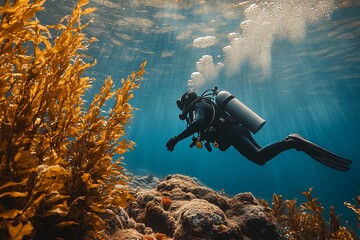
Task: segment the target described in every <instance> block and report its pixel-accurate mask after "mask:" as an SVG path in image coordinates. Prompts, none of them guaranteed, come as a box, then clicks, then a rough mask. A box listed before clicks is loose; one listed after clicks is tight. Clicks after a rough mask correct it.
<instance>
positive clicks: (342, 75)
mask: <svg viewBox="0 0 360 240" xmlns="http://www.w3.org/2000/svg"><path fill="white" fill-rule="evenodd" d="M169 2H172V1H123V0H121V1H115V0H112V1H110V0H107V1H100V0H97V1H93V2H92V3H91V4H92V5H95V6H96V7H97V8H98V10H97V11H96V12H95V14H94V15H93V16H92V17H94V23H92V24H91V25H90V27H89V28H88V29H87V31H88V34H89V35H92V36H96V37H97V38H98V40H99V41H98V42H96V43H94V44H93V45H92V46H91V48H90V54H91V55H92V56H93V57H94V58H96V59H97V61H98V64H97V65H96V66H95V67H94V68H93V69H92V70H91V71H90V72H89V75H91V76H92V77H96V78H97V81H96V82H95V84H94V90H93V92H90V93H89V98H90V97H91V94H93V93H94V92H96V90H97V89H99V86H100V85H101V82H102V80H103V79H104V78H105V76H107V75H111V76H113V78H114V79H121V78H122V77H125V76H126V75H127V74H129V73H130V72H131V71H132V70H136V69H137V67H138V66H139V65H140V64H141V62H142V61H144V60H147V62H148V65H147V68H146V69H147V74H146V75H145V77H144V81H143V83H142V85H141V88H140V89H138V90H136V92H135V98H134V99H133V101H132V104H133V106H134V107H136V108H139V109H140V110H139V111H136V113H135V118H134V120H133V124H132V125H131V128H129V129H128V136H126V137H127V138H128V139H130V140H133V141H135V142H136V148H135V150H134V151H132V152H129V153H127V154H126V155H125V161H124V162H125V164H126V165H125V167H126V168H127V169H128V170H129V171H131V172H134V173H135V174H153V175H156V176H159V177H164V176H166V175H168V174H173V173H181V174H186V175H190V176H193V177H197V178H198V179H199V180H201V181H202V182H203V183H204V184H206V185H207V186H209V187H212V188H214V189H216V190H221V189H223V190H224V191H225V192H226V193H227V194H230V195H234V194H237V193H240V192H247V191H249V192H252V193H254V194H255V195H256V196H257V197H261V198H264V199H267V200H270V198H271V195H272V194H273V193H277V194H282V195H283V196H284V197H285V198H288V199H293V198H298V199H299V201H302V200H304V198H303V197H302V196H301V194H300V192H302V191H306V190H308V189H309V188H310V187H313V188H314V191H313V192H314V195H315V196H316V197H318V198H319V199H320V200H321V201H322V202H323V204H324V206H325V207H327V208H328V206H330V205H334V206H335V209H336V210H337V212H338V213H340V212H341V213H343V214H344V216H343V218H345V219H349V220H350V222H351V224H353V226H354V224H355V217H354V214H353V213H352V212H351V210H349V209H347V208H346V207H344V205H343V202H344V201H349V202H351V203H354V202H355V200H354V198H355V197H356V196H358V195H360V148H359V147H360V14H359V13H360V5H359V4H358V3H349V2H347V4H346V2H342V4H340V3H339V2H336V3H335V4H334V5H332V7H331V10H330V12H329V14H327V15H326V16H324V17H322V18H320V19H317V20H316V21H311V20H304V25H305V28H299V29H297V28H296V27H301V26H298V25H296V24H295V27H294V28H295V29H294V31H293V33H292V34H294V36H293V37H291V36H285V37H284V36H278V35H276V34H273V35H271V37H273V39H272V40H271V45H270V46H268V47H269V48H268V49H269V50H270V51H267V52H266V51H265V55H264V56H265V58H264V59H265V62H261V61H260V60H261V59H260V60H259V59H258V58H257V57H258V56H257V50H259V49H257V45H255V46H254V45H251V44H250V43H249V44H250V45H249V46H250V48H249V49H250V50H247V51H249V54H250V55H248V56H247V57H246V56H245V57H244V59H245V60H244V61H243V62H242V64H240V65H238V66H237V67H235V72H233V73H231V74H229V71H227V69H226V68H225V67H224V68H222V70H220V72H219V75H218V76H216V77H215V79H214V80H212V81H205V84H203V85H202V86H200V87H199V89H198V93H201V92H202V91H203V90H205V89H207V88H211V87H213V86H215V85H216V86H218V87H219V88H220V89H222V90H227V91H230V92H231V93H233V94H234V95H236V96H237V97H238V98H239V99H240V100H241V101H243V102H244V103H245V104H246V105H248V106H249V107H250V108H252V109H253V110H254V111H255V112H257V113H258V114H259V115H260V116H262V117H263V118H264V119H266V121H267V123H266V124H265V126H264V127H263V129H262V130H261V131H260V132H259V133H257V134H256V135H255V136H254V137H255V138H256V140H257V141H258V142H259V143H260V144H261V145H266V144H268V143H272V142H274V141H278V140H281V139H283V138H284V137H286V136H287V135H288V134H290V133H292V132H298V133H300V134H302V135H303V136H305V137H306V138H307V139H309V140H311V141H313V142H315V143H317V144H319V145H321V146H323V147H325V148H327V149H329V150H331V151H333V152H335V153H337V154H339V155H341V156H343V157H345V158H348V159H351V160H353V164H352V166H351V170H350V171H349V172H338V171H336V170H333V169H331V168H328V167H326V166H324V165H321V164H320V163H318V162H316V161H314V160H313V159H311V158H310V157H308V156H307V155H305V154H304V153H302V152H297V151H295V150H292V151H287V152H285V153H282V154H280V155H279V156H277V157H276V158H275V159H273V160H272V161H270V162H268V163H267V164H266V165H265V166H258V165H255V164H254V163H252V162H250V161H248V160H247V159H245V158H244V157H243V156H241V155H240V154H239V153H238V152H237V151H235V150H233V149H229V150H228V151H227V152H220V151H217V150H216V149H215V150H213V152H211V153H208V152H207V151H206V149H205V148H204V149H201V150H198V149H196V148H193V149H190V148H189V147H188V146H189V144H190V139H186V140H183V141H182V142H180V143H178V144H177V145H176V147H175V150H174V152H171V153H170V152H167V151H166V148H165V144H166V142H167V140H168V139H169V138H171V137H173V136H175V135H177V134H179V133H180V132H181V131H182V130H184V129H185V127H186V124H185V122H182V121H180V120H179V118H178V114H179V111H178V109H177V107H176V105H175V101H176V100H177V99H178V98H179V97H180V96H181V95H182V94H183V93H184V92H185V91H187V90H188V88H189V87H188V85H187V84H188V80H189V79H190V76H191V74H192V73H193V72H196V71H197V69H196V62H197V61H199V59H200V58H201V57H202V56H203V55H211V56H212V57H213V59H214V62H215V63H219V62H222V63H224V62H225V60H226V59H225V56H224V51H223V48H224V47H225V46H227V45H229V43H230V42H229V39H228V38H227V35H228V34H229V33H231V32H238V33H240V34H241V30H240V28H239V24H240V22H242V21H244V20H246V16H245V15H244V11H245V9H246V8H248V7H249V6H250V2H251V1H250V2H244V3H243V4H241V2H240V1H217V4H215V3H214V2H210V3H209V2H202V3H195V2H198V1H194V3H191V1H176V2H177V3H176V4H175V3H169ZM173 2H175V1H173ZM257 2H259V1H257ZM286 2H287V1H276V4H278V5H279V6H282V4H284V5H286V4H287V5H289V3H286ZM289 2H290V5H291V4H295V5H296V4H297V3H296V2H297V1H289ZM300 2H301V1H300ZM309 2H310V1H309ZM312 2H315V3H316V2H319V1H312ZM325 2H326V1H325ZM354 2H355V1H354ZM235 3H238V4H235ZM285 3H286V4H285ZM47 4H48V5H49V6H50V8H51V7H52V8H54V6H56V7H59V6H61V7H64V6H63V5H60V3H58V2H56V1H55V2H51V1H50V2H48V3H47ZM65 6H67V5H65ZM284 7H289V6H284ZM50 8H49V9H48V10H47V11H48V15H47V17H48V21H51V19H52V18H55V17H54V16H53V15H51V17H50V13H49V12H51V10H50ZM69 8H71V6H69ZM67 9H68V8H67V7H65V8H64V13H66V11H67ZM61 13H62V12H61V11H60V13H59V12H57V14H61ZM255 14H256V13H255ZM301 17H302V15H301V16H300V20H301ZM287 18H289V16H287V15H286V16H285V19H282V20H281V21H280V22H276V21H275V22H274V23H275V24H282V23H284V22H287V21H289V22H291V21H292V19H287ZM262 20H263V19H262ZM297 20H299V19H297ZM297 20H296V21H297ZM300 20H299V21H300ZM304 29H305V31H304V32H301V31H302V30H304ZM266 31H267V28H265V29H264V28H260V30H256V29H255V30H254V32H255V38H254V39H250V40H252V41H260V42H261V41H262V40H263V39H265V38H266V37H268V36H269V35H266V34H268V33H267V32H266ZM281 32H282V30H280V33H281ZM278 33H279V31H278ZM298 35H299V36H298ZM204 36H215V37H216V39H217V42H216V43H215V44H214V45H213V46H211V47H207V48H195V47H194V46H193V40H194V39H196V38H198V37H204ZM293 38H295V39H293ZM263 41H265V40H263ZM260 46H262V45H260ZM245 47H246V46H245V45H244V46H243V49H241V50H240V51H245V50H244V49H245ZM262 47H264V46H262ZM260 54H261V52H260ZM266 54H267V55H266ZM257 61H259V62H257ZM254 62H255V64H254Z"/></svg>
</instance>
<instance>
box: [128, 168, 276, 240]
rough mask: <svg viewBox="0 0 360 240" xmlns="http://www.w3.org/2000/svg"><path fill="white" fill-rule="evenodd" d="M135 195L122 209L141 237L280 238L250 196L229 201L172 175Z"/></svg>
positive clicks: (268, 215) (273, 223)
mask: <svg viewBox="0 0 360 240" xmlns="http://www.w3.org/2000/svg"><path fill="white" fill-rule="evenodd" d="M134 194H135V197H136V200H135V201H134V202H132V203H131V204H130V205H129V206H128V207H127V209H126V211H127V213H128V217H129V218H131V219H133V220H134V221H136V225H135V226H134V227H133V228H134V229H137V230H138V233H139V234H140V233H142V234H145V235H144V237H145V239H151V238H152V236H155V235H154V234H155V233H156V234H166V237H167V239H173V240H190V239H191V240H222V239H223V240H232V239H234V240H235V239H236V240H241V239H244V240H246V239H259V240H261V239H266V240H272V239H280V234H279V227H278V225H277V222H276V221H275V218H274V217H273V216H272V215H271V212H270V211H267V209H265V208H264V207H263V206H262V205H260V204H259V202H258V201H257V199H256V198H255V197H254V196H253V195H252V194H251V193H241V194H237V195H236V196H234V197H233V198H230V197H228V196H224V194H221V193H218V192H216V191H214V190H212V189H210V188H207V187H206V186H204V185H203V184H201V183H200V182H199V181H198V180H197V179H195V178H190V177H187V176H183V175H179V174H175V175H169V176H167V177H166V178H165V179H164V180H163V181H160V182H159V183H158V184H157V186H156V187H154V188H152V189H147V188H142V187H141V188H139V187H138V188H136V190H135V191H134ZM122 219H124V220H125V221H127V222H129V220H128V219H127V218H126V217H122ZM130 222H131V221H130ZM123 225H124V227H125V226H126V227H131V226H133V225H134V224H129V223H127V224H126V223H125V224H123ZM123 233H124V232H123ZM136 236H138V235H136ZM157 236H160V235H157ZM161 236H162V239H164V235H161ZM129 239H132V238H129ZM134 239H136V238H134ZM155 239H156V238H155Z"/></svg>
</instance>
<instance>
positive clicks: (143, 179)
mask: <svg viewBox="0 0 360 240" xmlns="http://www.w3.org/2000/svg"><path fill="white" fill-rule="evenodd" d="M129 175H130V176H131V180H130V182H129V187H130V188H132V189H136V188H143V189H153V188H156V186H157V185H158V184H159V182H160V179H159V178H157V177H155V176H153V175H151V174H147V175H145V176H136V175H135V176H134V175H131V174H129Z"/></svg>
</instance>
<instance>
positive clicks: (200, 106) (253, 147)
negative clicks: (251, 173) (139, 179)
mask: <svg viewBox="0 0 360 240" xmlns="http://www.w3.org/2000/svg"><path fill="white" fill-rule="evenodd" d="M214 107H216V106H214V105H213V106H212V104H210V103H209V102H207V101H201V102H199V103H196V104H194V106H193V107H192V109H191V111H189V119H190V125H189V126H188V127H187V128H186V129H185V130H184V131H183V132H182V133H180V134H179V135H178V136H177V137H175V138H176V142H178V141H181V140H183V139H185V138H187V137H189V136H191V135H193V134H195V133H197V132H200V133H201V134H203V135H204V136H205V140H208V141H209V142H213V141H214V140H216V141H217V142H218V144H219V149H220V150H221V151H225V150H227V149H228V148H229V147H230V146H233V147H234V148H235V149H236V150H237V151H238V152H240V153H241V154H242V155H243V156H245V157H246V158H247V159H249V160H251V161H253V162H254V163H257V164H259V165H264V164H265V163H266V162H267V161H269V160H271V159H272V158H274V157H275V156H276V155H278V154H279V153H281V152H283V151H285V150H288V149H291V148H293V144H291V142H289V141H286V140H283V141H279V142H275V143H272V144H269V145H267V146H265V147H261V146H260V145H259V144H258V143H257V142H256V141H255V139H254V138H253V137H252V136H251V133H250V131H249V130H248V129H247V128H245V127H244V126H242V125H241V124H239V123H237V122H235V121H232V120H229V119H227V120H224V121H220V120H219V118H221V116H220V115H221V114H219V110H218V109H216V110H215V111H216V115H215V116H214ZM213 118H214V119H213ZM212 120H213V121H212ZM210 126H212V127H213V128H210ZM175 144H176V143H175Z"/></svg>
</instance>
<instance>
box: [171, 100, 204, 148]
mask: <svg viewBox="0 0 360 240" xmlns="http://www.w3.org/2000/svg"><path fill="white" fill-rule="evenodd" d="M204 122H205V109H204V106H203V105H202V104H196V105H195V109H194V121H193V122H192V123H191V124H190V125H189V126H188V127H187V128H186V129H185V130H184V131H183V132H182V133H180V134H179V135H177V136H175V137H173V138H171V139H170V140H169V141H168V142H167V143H166V147H167V149H168V151H172V150H174V147H175V145H176V144H177V143H178V142H179V141H181V140H183V139H185V138H187V137H189V136H191V135H193V134H195V133H196V132H198V131H200V130H201V129H202V128H203V126H204Z"/></svg>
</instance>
